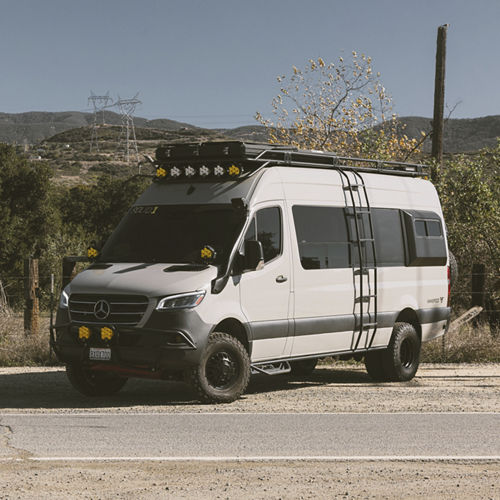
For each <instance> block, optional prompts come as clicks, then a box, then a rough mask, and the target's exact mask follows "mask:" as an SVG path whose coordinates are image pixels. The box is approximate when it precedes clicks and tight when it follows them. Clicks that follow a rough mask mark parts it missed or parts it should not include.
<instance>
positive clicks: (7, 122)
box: [0, 111, 197, 144]
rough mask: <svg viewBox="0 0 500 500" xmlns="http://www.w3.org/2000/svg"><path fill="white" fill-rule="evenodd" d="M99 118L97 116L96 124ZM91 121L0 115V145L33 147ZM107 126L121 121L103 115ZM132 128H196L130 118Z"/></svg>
mask: <svg viewBox="0 0 500 500" xmlns="http://www.w3.org/2000/svg"><path fill="white" fill-rule="evenodd" d="M101 119H102V115H101V114H99V121H100V120H101ZM93 120H94V115H93V113H82V112H80V111H63V112H57V113H50V112H42V111H30V112H27V113H0V142H7V143H18V144H24V143H27V144H35V143H38V142H41V141H43V140H44V139H48V138H49V137H52V136H54V135H56V134H59V133H61V132H65V131H66V130H71V129H75V128H81V127H88V126H89V125H91V124H92V122H93ZM104 121H105V123H106V124H108V125H121V117H120V115H119V114H118V113H114V112H112V111H105V112H104ZM134 124H135V126H136V127H143V128H154V129H160V130H178V129H180V128H184V127H187V128H191V129H193V128H197V127H194V126H193V125H190V124H188V123H182V122H176V121H174V120H168V119H158V120H147V119H146V118H140V117H134Z"/></svg>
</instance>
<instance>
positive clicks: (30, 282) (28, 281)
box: [24, 258, 40, 335]
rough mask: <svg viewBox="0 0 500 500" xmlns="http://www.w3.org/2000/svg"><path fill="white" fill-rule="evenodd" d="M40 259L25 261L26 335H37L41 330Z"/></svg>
mask: <svg viewBox="0 0 500 500" xmlns="http://www.w3.org/2000/svg"><path fill="white" fill-rule="evenodd" d="M38 285H39V282H38V259H32V258H29V259H24V333H25V334H26V335H37V334H38V332H39V328H40V306H39V302H38V296H39V291H40V289H39V286H38Z"/></svg>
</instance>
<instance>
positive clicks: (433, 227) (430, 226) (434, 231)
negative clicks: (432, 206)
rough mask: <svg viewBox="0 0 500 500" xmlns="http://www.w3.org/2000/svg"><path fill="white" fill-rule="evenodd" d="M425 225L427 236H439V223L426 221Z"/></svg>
mask: <svg viewBox="0 0 500 500" xmlns="http://www.w3.org/2000/svg"><path fill="white" fill-rule="evenodd" d="M426 224H427V236H441V234H442V233H441V223H440V221H438V220H428V221H426Z"/></svg>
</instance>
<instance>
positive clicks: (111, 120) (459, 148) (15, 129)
mask: <svg viewBox="0 0 500 500" xmlns="http://www.w3.org/2000/svg"><path fill="white" fill-rule="evenodd" d="M93 120H94V115H93V113H82V112H79V111H64V112H57V113H51V112H38V111H32V112H28V113H17V114H12V113H11V114H9V113H0V142H8V143H14V142H16V143H18V144H23V143H28V144H35V143H39V142H41V141H43V140H45V139H48V138H50V137H52V136H54V135H56V134H59V133H61V132H65V131H68V130H72V129H77V128H85V127H88V126H89V125H91V124H92V122H93ZM101 120H102V115H99V122H101ZM398 121H399V123H400V124H401V125H402V126H403V127H402V132H401V133H402V134H406V135H407V136H408V137H414V138H416V139H417V140H418V139H420V138H421V132H422V131H424V132H428V131H429V130H430V128H431V119H430V118H423V117H420V116H404V117H401V118H399V119H398ZM104 122H105V123H106V124H108V125H121V117H120V115H119V114H117V113H113V112H111V111H105V112H104ZM134 124H135V126H136V127H138V128H144V129H155V130H165V131H186V130H187V131H189V135H190V136H192V140H193V141H196V140H197V136H198V135H199V136H200V137H201V136H206V134H207V130H206V129H201V128H199V127H196V126H194V125H191V124H189V123H183V122H177V121H174V120H169V119H166V118H160V119H155V120H147V119H146V118H141V117H134ZM78 133H80V132H78ZM212 133H217V134H220V135H223V136H224V137H228V138H231V139H234V140H244V141H255V142H265V141H267V138H268V136H267V131H266V129H265V128H264V127H262V126H261V125H247V126H243V127H237V128H232V129H213V130H212ZM148 135H150V136H151V139H152V138H153V135H154V134H153V135H151V134H148ZM498 137H500V115H496V116H485V117H482V118H466V119H450V120H448V121H447V122H446V124H445V128H444V151H445V152H446V153H459V152H473V151H477V150H479V149H481V148H484V147H489V146H493V145H494V144H495V143H496V140H497V138H498ZM430 147H431V142H430V140H429V139H428V140H426V142H425V143H424V151H426V152H428V151H430Z"/></svg>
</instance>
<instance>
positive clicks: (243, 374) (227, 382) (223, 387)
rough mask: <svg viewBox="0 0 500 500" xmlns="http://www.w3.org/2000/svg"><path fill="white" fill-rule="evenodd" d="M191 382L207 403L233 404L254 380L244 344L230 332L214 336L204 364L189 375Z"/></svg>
mask: <svg viewBox="0 0 500 500" xmlns="http://www.w3.org/2000/svg"><path fill="white" fill-rule="evenodd" d="M186 378H187V382H188V383H189V384H190V385H191V386H192V387H193V389H194V390H195V391H196V393H197V394H198V397H199V398H200V399H201V400H202V401H204V402H207V403H231V402H232V401H235V400H236V399H238V398H239V397H240V396H241V395H242V394H243V392H244V391H245V389H246V388H247V385H248V381H249V380H250V358H249V357H248V353H247V351H246V349H245V348H244V347H243V344H242V343H241V342H240V341H239V340H238V339H236V338H234V337H232V336H231V335H228V334H227V333H213V334H212V335H210V338H209V339H208V344H207V347H206V349H205V352H204V353H203V355H202V357H201V360H200V363H199V364H198V365H197V366H195V367H193V368H190V369H189V370H188V371H187V373H186Z"/></svg>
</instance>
